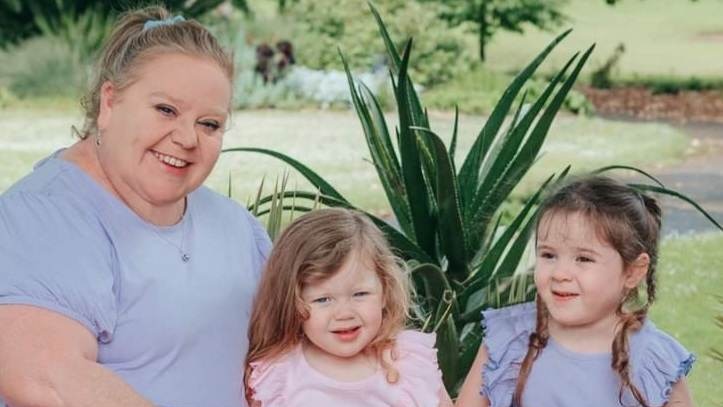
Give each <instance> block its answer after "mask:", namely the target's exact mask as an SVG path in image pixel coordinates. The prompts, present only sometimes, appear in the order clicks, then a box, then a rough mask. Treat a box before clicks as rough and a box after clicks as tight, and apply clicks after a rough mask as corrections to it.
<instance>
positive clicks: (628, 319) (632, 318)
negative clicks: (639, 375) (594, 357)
mask: <svg viewBox="0 0 723 407" xmlns="http://www.w3.org/2000/svg"><path fill="white" fill-rule="evenodd" d="M617 313H618V315H619V316H620V324H621V327H620V329H619V330H618V332H617V333H616V334H615V339H613V349H612V356H613V360H612V368H613V370H615V371H616V372H617V373H618V376H620V381H621V386H620V393H619V395H618V399H619V401H620V405H623V393H624V392H625V389H626V388H627V389H629V390H630V393H632V395H633V397H635V400H637V402H638V403H639V404H640V405H641V406H643V407H650V405H649V404H648V402H647V400H646V399H645V396H643V394H642V393H641V392H640V390H639V389H638V388H637V387H636V386H635V384H633V382H632V380H631V379H630V341H629V339H630V334H631V333H633V332H635V331H637V330H638V329H640V328H641V327H642V326H643V322H645V317H646V315H647V313H648V305H645V306H644V307H643V308H641V309H638V310H636V311H633V312H625V311H623V306H622V304H621V305H620V307H619V308H618V310H617Z"/></svg>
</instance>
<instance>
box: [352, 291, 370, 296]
mask: <svg viewBox="0 0 723 407" xmlns="http://www.w3.org/2000/svg"><path fill="white" fill-rule="evenodd" d="M369 294H370V292H369V291H358V292H355V293H354V296H355V297H365V296H367V295H369Z"/></svg>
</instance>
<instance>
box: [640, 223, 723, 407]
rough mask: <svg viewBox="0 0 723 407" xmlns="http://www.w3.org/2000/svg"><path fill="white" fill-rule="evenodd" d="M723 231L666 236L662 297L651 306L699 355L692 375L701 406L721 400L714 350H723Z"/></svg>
mask: <svg viewBox="0 0 723 407" xmlns="http://www.w3.org/2000/svg"><path fill="white" fill-rule="evenodd" d="M721 247H723V234H721V233H715V234H705V235H698V236H693V237H691V236H687V237H676V238H670V239H666V240H665V241H664V242H663V244H662V247H661V259H660V271H659V275H658V294H659V297H658V301H657V303H656V304H655V305H654V306H653V308H652V310H651V319H652V320H653V321H655V323H656V325H657V326H658V327H659V328H661V329H663V330H665V331H666V332H668V333H669V334H671V335H673V336H674V337H675V338H677V339H678V340H679V341H680V342H681V343H682V344H683V345H684V346H685V347H687V348H688V349H689V350H691V351H692V352H694V353H695V354H696V355H697V357H698V360H697V362H696V363H695V365H694V366H693V370H692V372H691V375H690V376H689V378H688V379H689V384H690V388H691V391H692V393H693V398H694V400H695V401H696V405H698V406H720V405H721V402H722V401H723V387H721V385H720V381H721V377H722V376H721V372H722V371H723V363H721V362H718V361H716V360H714V359H713V358H712V357H711V356H710V351H711V349H712V348H716V349H718V350H723V330H721V329H720V328H718V327H717V326H716V325H715V321H714V318H715V316H716V315H721V314H723V310H722V309H721V306H720V304H719V303H718V302H717V300H716V297H715V296H716V295H721V293H723V273H721V270H723V251H721Z"/></svg>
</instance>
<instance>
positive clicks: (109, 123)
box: [0, 7, 270, 407]
mask: <svg viewBox="0 0 723 407" xmlns="http://www.w3.org/2000/svg"><path fill="white" fill-rule="evenodd" d="M233 72H234V68H233V62H232V59H231V57H230V56H229V55H228V54H227V53H226V52H225V51H224V50H223V49H221V47H220V46H219V45H218V43H217V42H216V40H215V39H214V38H213V36H212V35H211V34H209V32H208V31H207V30H206V29H205V28H203V27H202V26H201V25H200V24H198V23H197V22H195V21H186V20H184V19H183V18H182V17H180V16H172V15H170V14H169V13H168V12H167V11H166V10H164V9H162V8H158V7H155V8H148V9H143V10H138V11H134V12H130V13H128V14H126V15H125V16H123V17H122V18H121V19H120V20H119V21H118V23H117V25H116V27H115V29H114V31H113V33H112V35H111V36H110V38H109V39H108V42H107V44H106V45H105V47H104V49H103V51H102V53H101V56H100V59H99V61H98V66H97V72H96V73H97V78H96V80H95V82H94V83H93V84H92V86H91V89H90V90H89V93H88V95H87V97H86V99H85V100H84V102H85V103H84V107H85V109H86V117H85V124H84V126H83V128H82V129H81V130H80V131H79V136H80V140H79V141H78V142H77V143H75V144H73V145H72V146H70V147H68V148H67V149H63V150H60V151H58V152H56V153H54V154H52V155H51V156H50V157H48V158H46V159H45V160H43V161H42V162H40V163H39V164H37V165H36V167H35V169H34V171H33V172H32V173H31V174H29V175H28V176H27V177H25V178H24V179H22V180H21V181H19V182H18V183H17V184H15V185H14V186H13V187H12V188H10V190H8V191H7V192H5V193H4V194H3V195H2V196H1V197H0V399H4V401H5V402H6V403H7V404H8V405H12V406H13V407H25V406H44V407H52V406H74V407H75V406H96V407H97V406H103V407H117V406H133V407H140V406H151V405H155V406H167V407H173V406H177V407H182V406H194V407H196V406H204V407H241V406H244V405H245V404H246V403H245V400H244V397H243V389H242V386H241V383H242V380H243V366H242V365H243V360H244V359H245V357H246V344H247V341H246V337H247V325H248V317H249V313H250V308H251V301H252V297H253V294H254V292H255V289H256V284H257V281H258V278H259V273H260V270H261V268H262V264H263V262H264V260H265V257H266V253H267V252H268V250H269V249H270V243H269V240H268V237H267V236H266V235H265V232H264V231H263V229H262V228H261V227H260V225H259V224H258V223H257V222H256V220H255V219H253V218H252V217H251V216H250V215H249V214H248V212H246V211H245V210H244V209H243V208H242V207H241V206H239V205H237V204H236V203H234V202H232V201H230V200H229V199H227V198H225V197H223V196H220V195H218V194H216V193H214V192H212V191H210V190H209V189H207V188H204V187H202V186H201V184H202V182H203V181H204V180H205V179H206V177H207V176H208V174H209V172H210V171H211V169H212V168H213V166H214V164H215V163H216V160H217V158H218V156H219V152H220V150H221V144H222V140H223V134H224V129H225V128H226V123H227V122H228V119H229V114H230V110H231V104H230V103H231V90H232V86H231V81H232V78H233ZM0 404H2V402H1V400H0Z"/></svg>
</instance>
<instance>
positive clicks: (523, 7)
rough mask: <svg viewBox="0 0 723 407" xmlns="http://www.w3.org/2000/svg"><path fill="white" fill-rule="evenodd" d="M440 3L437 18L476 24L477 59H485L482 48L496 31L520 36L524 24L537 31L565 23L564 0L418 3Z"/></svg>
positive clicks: (489, 0) (475, 0)
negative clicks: (477, 38) (531, 26)
mask: <svg viewBox="0 0 723 407" xmlns="http://www.w3.org/2000/svg"><path fill="white" fill-rule="evenodd" d="M420 1H421V2H437V3H440V4H441V8H442V10H443V11H442V13H441V14H440V16H441V17H442V18H444V19H445V20H447V21H448V22H449V23H450V24H451V25H453V26H456V25H459V24H462V23H466V22H468V23H472V24H474V25H476V31H477V34H478V36H479V57H480V59H481V60H482V61H484V60H485V48H486V46H487V44H488V43H489V41H490V39H491V38H492V37H493V36H494V34H495V33H496V32H497V31H498V30H507V31H514V32H519V33H522V32H524V29H525V25H526V24H530V25H533V26H535V27H538V28H541V29H549V28H552V27H555V26H558V25H559V24H560V23H561V22H563V21H564V20H565V18H566V17H565V15H564V14H562V12H561V11H560V8H561V7H562V6H563V5H564V3H565V2H566V0H441V1H440V0H420Z"/></svg>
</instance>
